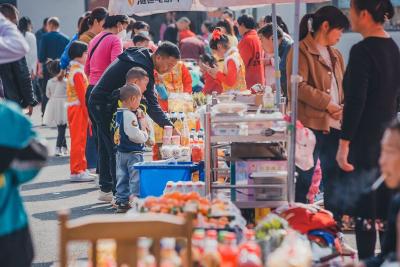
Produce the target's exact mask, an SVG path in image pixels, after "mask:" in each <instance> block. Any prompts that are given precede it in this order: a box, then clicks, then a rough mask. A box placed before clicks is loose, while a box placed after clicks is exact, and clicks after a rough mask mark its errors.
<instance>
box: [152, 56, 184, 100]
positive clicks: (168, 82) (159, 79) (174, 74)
mask: <svg viewBox="0 0 400 267" xmlns="http://www.w3.org/2000/svg"><path fill="white" fill-rule="evenodd" d="M183 64H184V63H183V62H182V61H178V64H176V65H175V67H174V68H173V69H172V71H170V72H168V73H164V74H159V73H158V74H157V75H156V84H161V83H162V84H164V86H165V88H166V89H167V91H168V93H183V81H182V67H183Z"/></svg>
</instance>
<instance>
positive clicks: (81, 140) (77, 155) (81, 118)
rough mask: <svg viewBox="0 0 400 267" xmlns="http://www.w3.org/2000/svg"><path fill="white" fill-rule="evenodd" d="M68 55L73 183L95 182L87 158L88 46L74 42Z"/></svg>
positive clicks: (68, 95) (68, 98)
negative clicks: (86, 70) (86, 95)
mask: <svg viewBox="0 0 400 267" xmlns="http://www.w3.org/2000/svg"><path fill="white" fill-rule="evenodd" d="M68 55H69V57H70V58H71V62H70V73H69V75H68V81H67V105H68V122H69V130H70V134H71V162H70V169H71V181H72V182H88V181H93V180H94V177H93V176H92V175H90V173H89V172H88V170H87V161H86V156H85V151H86V137H87V129H88V125H89V124H88V121H89V115H88V111H87V108H86V102H85V94H86V88H87V86H88V84H89V83H88V79H87V77H86V75H85V72H84V64H85V62H86V58H87V45H86V44H85V43H83V42H80V41H75V42H73V43H72V45H71V47H70V48H69V51H68Z"/></svg>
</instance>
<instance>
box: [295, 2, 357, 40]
mask: <svg viewBox="0 0 400 267" xmlns="http://www.w3.org/2000/svg"><path fill="white" fill-rule="evenodd" d="M362 1H363V0H362ZM325 21H326V22H328V24H329V29H330V30H332V29H341V30H346V29H348V28H349V26H350V22H349V20H348V19H347V17H346V16H345V15H344V14H343V12H342V11H340V9H338V8H336V7H334V6H325V7H322V8H320V9H318V10H317V12H315V13H314V14H307V15H305V16H304V17H303V18H302V19H301V22H300V41H301V40H303V39H304V38H306V36H307V34H308V33H311V34H313V33H316V32H318V31H319V29H320V28H321V26H322V24H323V23H324V22H325Z"/></svg>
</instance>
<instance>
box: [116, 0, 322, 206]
mask: <svg viewBox="0 0 400 267" xmlns="http://www.w3.org/2000/svg"><path fill="white" fill-rule="evenodd" d="M326 1H327V0H246V1H243V0H110V2H109V11H110V13H111V14H127V15H132V14H135V15H150V14H156V13H164V12H168V11H211V10H213V9H215V8H221V7H229V8H231V9H241V8H242V9H245V8H252V7H256V6H262V5H268V4H272V19H273V32H274V35H273V36H274V38H273V39H274V48H275V49H274V50H275V62H278V63H276V64H275V73H276V74H275V80H276V88H277V89H276V95H277V99H276V104H277V105H278V104H279V101H280V96H281V88H280V71H279V55H278V38H277V37H278V35H277V21H276V4H295V12H294V32H293V40H294V44H293V67H292V72H293V73H292V76H291V79H290V82H291V85H292V86H291V91H290V95H291V103H290V107H291V108H290V110H291V114H290V116H291V122H290V124H289V127H288V130H289V133H290V142H289V153H288V165H289V166H288V173H289V177H288V181H289V182H288V200H289V202H293V201H294V199H295V196H294V183H295V169H296V166H295V153H296V151H295V144H296V127H295V125H296V121H297V96H298V93H297V90H298V83H299V81H301V77H299V75H298V69H299V68H298V63H299V62H298V58H299V22H300V4H301V3H320V2H326Z"/></svg>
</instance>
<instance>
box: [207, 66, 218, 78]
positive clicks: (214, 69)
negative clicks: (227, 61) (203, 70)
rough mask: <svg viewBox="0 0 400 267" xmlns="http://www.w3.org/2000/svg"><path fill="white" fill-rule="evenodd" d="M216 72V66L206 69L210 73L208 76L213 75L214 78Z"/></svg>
mask: <svg viewBox="0 0 400 267" xmlns="http://www.w3.org/2000/svg"><path fill="white" fill-rule="evenodd" d="M217 73H218V68H217V67H214V68H209V69H208V74H210V76H211V77H213V78H214V79H216V78H217Z"/></svg>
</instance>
